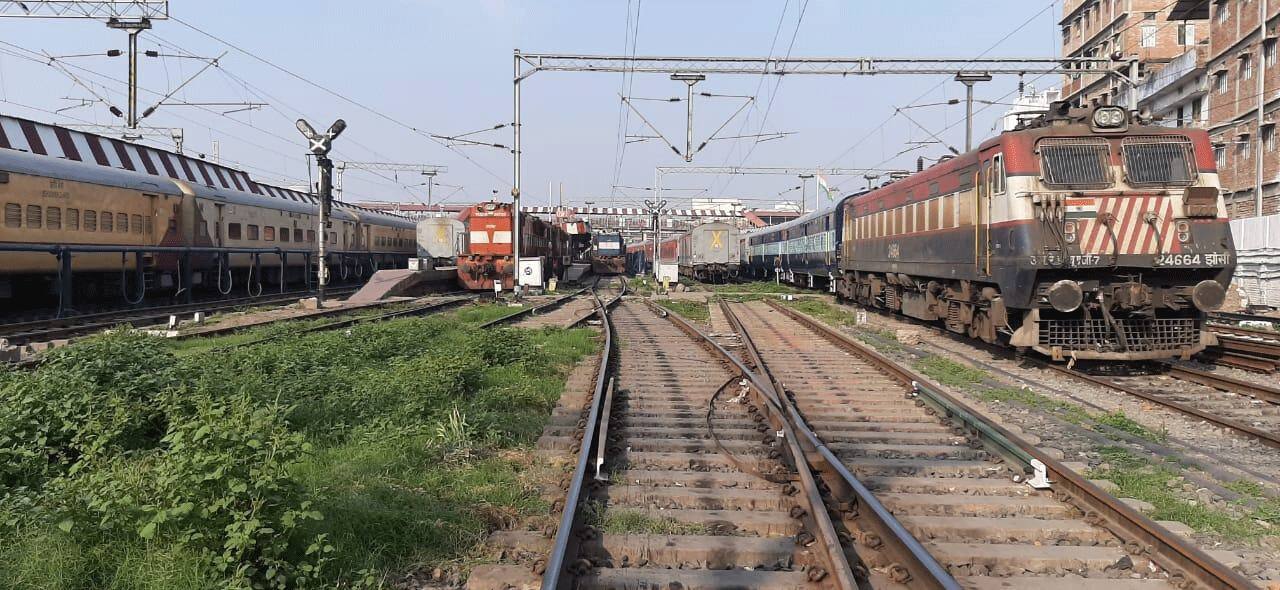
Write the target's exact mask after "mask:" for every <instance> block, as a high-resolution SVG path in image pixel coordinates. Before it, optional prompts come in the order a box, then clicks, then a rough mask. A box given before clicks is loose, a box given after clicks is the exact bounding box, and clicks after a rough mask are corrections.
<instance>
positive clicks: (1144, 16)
mask: <svg viewBox="0 0 1280 590" xmlns="http://www.w3.org/2000/svg"><path fill="white" fill-rule="evenodd" d="M1142 20H1156V13H1154V12H1144V13H1142Z"/></svg>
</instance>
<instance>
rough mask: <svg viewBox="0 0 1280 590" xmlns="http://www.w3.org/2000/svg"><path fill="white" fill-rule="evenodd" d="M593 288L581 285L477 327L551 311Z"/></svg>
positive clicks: (492, 325) (489, 326) (487, 326)
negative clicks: (561, 294)
mask: <svg viewBox="0 0 1280 590" xmlns="http://www.w3.org/2000/svg"><path fill="white" fill-rule="evenodd" d="M594 289H595V286H594V285H592V286H590V287H583V288H581V289H578V290H577V291H574V292H572V293H569V294H567V295H563V296H561V297H558V298H556V299H554V300H552V301H549V302H547V303H544V304H542V305H538V306H535V307H526V308H524V309H522V310H520V311H517V312H515V313H513V314H510V315H505V316H502V317H500V318H497V319H494V320H489V321H487V322H485V323H483V324H480V325H479V326H478V327H479V328H481V329H484V328H492V327H494V326H500V325H502V324H507V323H510V322H514V321H516V320H518V319H521V318H523V317H525V316H534V315H538V314H540V313H542V312H544V311H551V310H553V309H555V308H557V307H560V306H561V305H564V304H566V303H568V302H569V300H570V299H573V298H574V297H577V296H579V295H581V294H583V293H586V292H588V291H593V290H594Z"/></svg>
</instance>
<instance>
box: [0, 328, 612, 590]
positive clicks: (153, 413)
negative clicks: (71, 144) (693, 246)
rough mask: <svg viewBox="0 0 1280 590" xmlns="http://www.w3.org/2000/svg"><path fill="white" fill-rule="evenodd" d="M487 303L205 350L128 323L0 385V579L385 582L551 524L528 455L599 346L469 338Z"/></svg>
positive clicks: (124, 583)
mask: <svg viewBox="0 0 1280 590" xmlns="http://www.w3.org/2000/svg"><path fill="white" fill-rule="evenodd" d="M489 307H490V308H493V307H497V310H494V309H486V308H483V307H478V308H469V309H465V310H463V311H461V312H458V313H452V314H445V315H442V316H436V317H429V318H413V319H404V320H395V321H389V322H380V323H375V324H369V325H361V326H356V327H353V328H351V329H349V330H342V331H335V332H323V333H317V334H304V335H297V336H296V337H295V338H290V339H283V340H279V341H274V342H272V343H269V344H263V345H259V346H252V347H247V348H242V349H236V350H232V351H225V352H220V353H218V354H203V355H201V354H195V353H194V351H193V350H192V349H189V348H184V347H174V348H172V349H171V348H170V346H171V345H173V344H174V343H170V342H164V341H161V339H158V338H154V337H146V336H142V335H139V334H136V333H130V332H120V333H116V334H111V335H105V336H99V337H95V338H90V339H87V340H85V341H83V342H80V343H76V344H73V345H71V346H68V347H64V348H62V349H58V350H57V351H55V352H54V353H51V354H52V359H51V360H50V362H48V363H46V364H45V365H44V366H42V367H40V368H39V369H37V370H36V371H34V372H29V373H28V372H23V373H18V372H14V373H8V374H2V375H0V458H2V459H3V463H2V464H0V587H3V588H14V589H33V590H34V589H45V588H53V589H60V588H67V589H82V588H120V589H126V588H127V589H151V588H155V589H162V588H232V587H234V588H240V587H244V588H248V587H250V586H253V587H264V588H266V587H277V586H281V587H290V588H293V587H324V588H332V587H357V586H361V585H364V586H366V587H378V586H382V585H384V581H385V580H386V579H387V576H388V575H394V574H399V573H406V572H408V571H410V570H413V569H415V568H418V567H433V566H434V565H437V564H449V563H459V562H464V563H465V562H466V560H468V559H473V558H475V557H476V556H477V553H476V547H477V544H478V543H479V542H480V540H481V539H483V537H484V536H485V535H486V534H487V533H488V532H489V531H490V530H493V529H495V528H499V527H502V526H509V525H510V524H512V523H513V522H515V521H516V520H518V519H520V518H522V517H525V516H529V515H534V514H544V513H545V512H546V509H547V506H546V505H545V504H544V502H543V501H542V500H541V498H540V493H539V491H538V489H537V488H536V487H535V486H534V482H533V481H531V480H529V476H528V472H527V468H528V467H529V465H530V464H531V462H532V452H531V449H532V445H533V443H534V441H536V439H537V437H538V435H539V434H540V432H541V430H542V427H543V424H544V422H545V420H546V416H547V415H548V413H549V411H550V409H551V408H552V407H553V406H554V404H555V402H556V400H557V399H558V397H559V394H560V391H561V389H562V387H563V384H564V379H565V376H566V374H567V371H568V369H569V367H571V366H572V364H573V363H574V362H576V361H577V360H578V359H580V358H582V357H584V356H585V355H587V354H590V353H591V351H593V350H594V349H595V348H596V347H597V346H598V345H597V343H596V338H595V335H594V333H593V332H592V331H589V330H562V329H554V328H549V329H542V330H520V329H497V330H487V331H478V330H475V329H474V328H473V326H474V325H475V323H477V322H479V321H483V320H484V319H487V318H489V317H491V316H493V315H495V314H497V315H502V314H499V313H498V311H502V312H505V313H509V310H508V309H507V308H505V307H500V306H489ZM277 329H280V328H277ZM177 353H183V354H181V355H180V354H177Z"/></svg>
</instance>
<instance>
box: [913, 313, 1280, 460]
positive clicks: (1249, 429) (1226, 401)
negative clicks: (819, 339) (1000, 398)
mask: <svg viewBox="0 0 1280 590" xmlns="http://www.w3.org/2000/svg"><path fill="white" fill-rule="evenodd" d="M888 317H890V318H892V319H894V320H898V321H907V322H908V323H910V324H912V325H914V326H917V327H919V328H923V329H927V330H930V331H931V332H933V333H935V334H938V335H940V336H943V337H947V338H955V339H957V340H958V341H959V342H961V343H963V344H965V345H968V346H977V347H980V348H983V349H985V350H988V351H990V352H992V353H993V354H997V355H1000V356H1004V357H1009V356H1010V351H1009V350H1008V349H1005V348H1002V347H998V346H994V345H985V344H982V343H979V342H975V341H973V340H972V339H967V338H963V337H957V336H955V335H954V334H952V333H951V332H949V331H947V330H945V329H943V328H940V327H938V326H936V325H933V324H929V323H925V322H918V321H914V320H910V319H909V318H904V317H902V316H896V315H892V314H889V315H888ZM1211 326H1212V325H1211ZM1032 362H1034V363H1035V364H1036V365H1038V366H1040V367H1043V368H1045V369H1047V370H1051V371H1054V372H1057V373H1059V374H1062V375H1066V376H1068V377H1071V378H1073V379H1077V380H1080V381H1084V382H1087V383H1090V384H1093V385H1096V386H1100V387H1105V388H1107V389H1110V390H1113V391H1117V392H1119V393H1123V394H1125V395H1129V396H1133V397H1137V398H1139V399H1142V400H1145V401H1147V402H1151V403H1153V404H1157V405H1159V406H1162V407H1164V408H1167V409H1169V410H1172V411H1175V412H1178V413H1180V414H1183V415H1186V416H1188V417H1191V418H1193V419H1196V420H1203V421H1205V422H1207V423H1210V424H1213V425H1215V426H1218V427H1221V428H1224V429H1226V430H1228V431H1230V432H1233V433H1235V434H1237V435H1239V436H1242V437H1245V438H1249V439H1253V440H1257V441H1259V442H1262V443H1264V444H1267V445H1269V446H1275V447H1280V388H1276V387H1271V386H1267V385H1260V384H1258V383H1253V382H1250V381H1245V380H1242V379H1235V378H1232V377H1229V376H1226V375H1221V374H1218V373H1215V372H1211V371H1202V370H1199V369H1194V368H1191V367H1186V366H1182V365H1175V364H1165V363H1159V364H1157V365H1155V367H1157V369H1158V371H1157V372H1156V373H1155V374H1142V375H1130V376H1099V375H1091V374H1089V373H1085V372H1083V371H1080V370H1076V369H1073V368H1068V367H1066V366H1063V365H1061V364H1057V363H1051V362H1048V361H1042V360H1038V359H1032Z"/></svg>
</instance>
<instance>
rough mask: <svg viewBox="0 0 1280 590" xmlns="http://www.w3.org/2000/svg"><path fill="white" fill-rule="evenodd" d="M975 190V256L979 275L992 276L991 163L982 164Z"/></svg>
mask: <svg viewBox="0 0 1280 590" xmlns="http://www.w3.org/2000/svg"><path fill="white" fill-rule="evenodd" d="M976 185H977V186H976V187H974V188H975V192H974V195H975V198H974V200H973V207H974V216H973V217H974V224H973V254H974V265H975V266H976V267H977V269H978V274H980V275H984V276H990V275H991V161H990V160H988V161H986V162H983V163H982V168H981V169H980V171H979V173H978V174H977V182H976Z"/></svg>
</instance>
